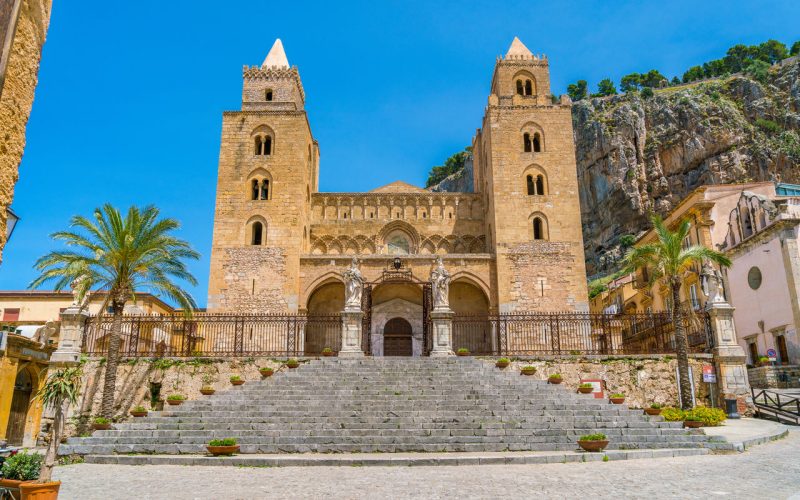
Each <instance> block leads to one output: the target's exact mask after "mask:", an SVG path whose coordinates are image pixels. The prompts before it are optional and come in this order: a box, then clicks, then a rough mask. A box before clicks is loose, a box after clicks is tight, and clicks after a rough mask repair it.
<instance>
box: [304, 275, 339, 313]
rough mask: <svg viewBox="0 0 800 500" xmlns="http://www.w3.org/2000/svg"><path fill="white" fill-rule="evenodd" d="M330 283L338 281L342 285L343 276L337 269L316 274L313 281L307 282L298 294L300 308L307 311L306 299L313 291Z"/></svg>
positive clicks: (307, 299)
mask: <svg viewBox="0 0 800 500" xmlns="http://www.w3.org/2000/svg"><path fill="white" fill-rule="evenodd" d="M331 283H339V284H341V285H342V286H344V278H343V277H342V274H341V273H340V272H338V271H328V272H326V273H323V274H321V275H319V276H317V277H316V278H315V279H314V281H312V282H311V283H309V284H308V286H307V287H306V288H305V289H304V290H303V293H302V295H301V296H300V304H301V306H302V308H304V309H305V310H306V311H307V312H308V301H309V299H310V298H311V296H312V295H313V294H314V292H316V291H317V290H318V289H320V288H322V287H323V286H325V285H328V284H331Z"/></svg>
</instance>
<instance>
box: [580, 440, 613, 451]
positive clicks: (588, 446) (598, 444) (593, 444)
mask: <svg viewBox="0 0 800 500" xmlns="http://www.w3.org/2000/svg"><path fill="white" fill-rule="evenodd" d="M578 446H580V447H581V448H583V449H584V450H586V451H603V449H604V448H605V447H606V446H608V440H605V441H578Z"/></svg>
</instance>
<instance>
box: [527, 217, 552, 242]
mask: <svg viewBox="0 0 800 500" xmlns="http://www.w3.org/2000/svg"><path fill="white" fill-rule="evenodd" d="M528 222H529V224H528V227H530V233H529V234H530V235H531V239H532V240H534V241H548V240H550V225H549V224H548V222H547V216H546V215H545V214H543V213H542V212H534V213H532V214H531V215H530V217H528Z"/></svg>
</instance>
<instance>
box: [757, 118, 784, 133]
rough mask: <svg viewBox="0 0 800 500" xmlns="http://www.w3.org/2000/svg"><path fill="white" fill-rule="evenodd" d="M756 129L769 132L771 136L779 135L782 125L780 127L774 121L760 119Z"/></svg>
mask: <svg viewBox="0 0 800 500" xmlns="http://www.w3.org/2000/svg"><path fill="white" fill-rule="evenodd" d="M756 127H758V128H760V129H761V130H763V131H764V132H769V133H771V134H777V133H779V132H780V131H781V126H780V125H778V124H777V123H775V122H774V121H772V120H765V119H764V118H758V119H757V120H756Z"/></svg>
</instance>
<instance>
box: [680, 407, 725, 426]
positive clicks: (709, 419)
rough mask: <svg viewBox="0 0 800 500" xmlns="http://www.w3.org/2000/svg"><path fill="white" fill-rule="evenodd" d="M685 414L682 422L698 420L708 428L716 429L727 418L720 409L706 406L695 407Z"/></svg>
mask: <svg viewBox="0 0 800 500" xmlns="http://www.w3.org/2000/svg"><path fill="white" fill-rule="evenodd" d="M685 413H686V415H685V416H684V420H693V421H697V420H699V421H701V422H703V425H705V426H709V427H716V426H718V425H719V424H721V423H722V421H723V420H725V419H726V418H727V416H726V415H725V412H724V411H722V410H721V409H719V408H709V407H707V406H697V407H695V408H693V409H691V410H689V411H687V412H685Z"/></svg>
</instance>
